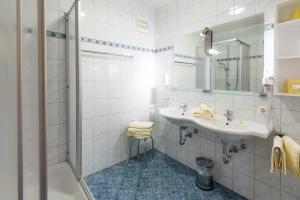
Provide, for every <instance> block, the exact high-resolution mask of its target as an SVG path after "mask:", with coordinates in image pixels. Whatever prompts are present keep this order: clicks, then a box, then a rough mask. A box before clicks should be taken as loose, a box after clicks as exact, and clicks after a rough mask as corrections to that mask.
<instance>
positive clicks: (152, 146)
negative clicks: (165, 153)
mask: <svg viewBox="0 0 300 200" xmlns="http://www.w3.org/2000/svg"><path fill="white" fill-rule="evenodd" d="M150 139H151V150H152V159H153V158H154V152H153V149H154V140H153V137H152V136H151V137H150Z"/></svg>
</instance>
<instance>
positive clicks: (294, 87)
mask: <svg viewBox="0 0 300 200" xmlns="http://www.w3.org/2000/svg"><path fill="white" fill-rule="evenodd" d="M285 90H286V92H287V93H289V94H300V80H292V79H290V80H287V81H286V84H285Z"/></svg>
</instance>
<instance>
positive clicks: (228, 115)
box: [224, 110, 233, 121]
mask: <svg viewBox="0 0 300 200" xmlns="http://www.w3.org/2000/svg"><path fill="white" fill-rule="evenodd" d="M224 116H225V117H226V119H227V121H232V119H233V111H232V110H226V111H225V114H224Z"/></svg>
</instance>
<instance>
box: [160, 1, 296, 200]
mask: <svg viewBox="0 0 300 200" xmlns="http://www.w3.org/2000/svg"><path fill="white" fill-rule="evenodd" d="M271 2H273V1H269V0H249V1H248V0H247V1H244V0H241V1H240V0H230V1H228V0H216V1H209V2H207V1H193V0H186V1H180V0H178V1H175V5H174V3H171V4H169V5H166V6H164V7H162V8H160V9H158V11H157V12H156V19H155V22H156V25H155V27H156V41H155V44H156V47H163V46H166V44H173V41H174V37H175V36H176V35H175V34H174V33H177V34H181V33H183V32H192V31H199V30H200V29H201V27H202V28H204V27H205V26H213V25H216V24H221V23H225V22H229V21H233V20H236V19H240V18H243V17H247V16H250V15H254V14H258V13H262V12H263V10H264V8H265V7H266V6H268V3H271ZM207 4H209V5H207ZM234 6H237V7H245V12H244V13H243V14H241V15H236V16H232V15H230V14H229V13H228V12H229V10H230V9H232V7H234ZM201 7H202V8H205V10H206V11H205V14H203V13H202V12H201ZM171 10H172V12H171ZM174 10H175V11H174ZM197 10H200V12H197ZM168 24H175V26H168ZM171 27H172V28H171ZM256 48H257V49H258V50H259V51H261V47H259V46H257V47H256ZM171 62H172V52H166V53H161V54H157V55H156V72H157V74H156V85H157V107H158V108H159V107H165V106H168V105H174V104H175V105H178V104H180V103H188V104H189V107H190V108H192V107H195V106H199V105H200V104H201V103H206V104H208V105H210V106H211V107H212V108H213V109H215V111H216V112H217V113H220V114H223V112H224V110H225V109H227V108H230V109H232V110H234V114H235V116H236V117H239V118H243V119H249V120H255V121H259V122H265V121H266V119H265V116H263V115H259V114H258V112H257V107H258V106H259V105H266V100H265V99H263V98H259V97H254V96H251V95H250V96H249V95H226V94H211V95H207V94H200V93H197V92H187V91H172V90H171V89H170V88H171V87H170V86H169V87H168V86H165V85H164V84H163V78H162V77H163V76H164V75H165V74H169V75H172V64H171ZM259 62H260V61H259ZM259 62H257V63H256V64H257V66H258V65H260V64H261V63H259ZM257 76H260V74H257ZM171 80H172V77H171ZM258 84H260V82H258ZM299 102H300V98H293V97H282V98H280V97H273V100H272V108H273V109H272V115H273V116H272V117H273V122H274V125H275V127H276V129H277V130H282V131H283V132H284V133H286V134H287V135H290V136H292V137H293V138H295V139H297V140H298V141H299V142H300V138H299V137H300V126H299V124H300V114H299V113H300V109H299V108H300V107H299V105H300V104H299ZM156 116H157V118H156V119H157V121H158V125H157V126H158V130H157V133H156V135H155V140H156V143H158V144H157V145H156V148H158V149H159V150H160V151H162V152H166V153H167V154H168V155H170V156H171V157H173V158H175V159H177V160H178V161H180V162H182V163H184V164H186V165H188V166H190V167H192V168H195V158H196V157H197V156H208V157H209V158H211V159H213V160H214V161H215V162H216V175H215V178H216V180H217V181H218V182H219V183H221V184H223V185H225V186H226V187H228V188H231V189H233V190H234V191H236V192H238V193H240V194H242V195H243V196H245V197H247V198H249V199H257V200H258V199H281V200H286V199H300V194H299V185H300V180H299V178H295V177H293V176H291V175H287V176H278V175H271V174H270V173H269V170H270V160H269V159H270V153H271V147H272V137H270V138H269V139H267V140H263V139H259V138H251V139H248V140H244V142H245V143H246V144H247V146H248V149H247V150H246V151H244V152H242V153H240V154H238V155H234V157H233V159H232V162H231V163H230V164H228V165H225V164H223V162H222V145H221V144H220V142H219V138H217V137H215V136H213V137H208V135H214V134H213V133H208V132H206V133H205V132H203V131H201V132H200V134H198V135H195V136H193V139H192V140H189V139H188V141H187V143H186V144H185V145H184V146H180V147H179V144H178V141H175V140H176V139H177V138H176V137H177V133H176V127H174V125H172V124H170V123H169V122H167V121H166V120H165V119H163V118H161V117H159V116H158V114H157V115H156ZM174 135H175V136H174ZM185 156H186V157H185ZM296 188H298V189H296Z"/></svg>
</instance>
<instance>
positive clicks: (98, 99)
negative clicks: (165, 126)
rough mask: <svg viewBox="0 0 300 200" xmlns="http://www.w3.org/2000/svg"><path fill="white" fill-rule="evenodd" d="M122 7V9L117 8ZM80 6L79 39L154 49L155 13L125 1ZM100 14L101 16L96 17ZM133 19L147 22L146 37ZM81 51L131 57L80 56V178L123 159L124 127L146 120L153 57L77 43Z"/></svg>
mask: <svg viewBox="0 0 300 200" xmlns="http://www.w3.org/2000/svg"><path fill="white" fill-rule="evenodd" d="M121 4H122V6H121ZM121 4H120V3H115V2H112V1H98V0H89V1H83V2H82V12H83V13H85V16H84V17H82V35H83V36H87V37H92V38H97V39H101V40H108V41H112V42H118V43H124V44H129V45H138V46H142V47H146V48H154V25H153V23H154V9H150V8H148V7H145V6H144V5H142V4H140V3H139V1H136V0H129V1H126V3H124V2H123V3H121ZM100 12H101V14H100ZM137 15H143V16H145V17H146V18H147V19H149V22H150V31H149V33H139V32H137V31H136V28H135V19H136V16H137ZM82 46H83V48H87V49H94V50H98V51H108V52H112V53H130V54H132V55H133V57H134V58H133V59H130V58H119V57H112V56H98V55H83V56H82V74H83V82H82V92H83V166H84V167H83V175H84V176H85V175H89V174H91V173H94V172H97V171H99V170H101V169H104V168H106V167H109V166H111V165H114V164H116V163H119V162H120V161H122V160H125V159H127V158H128V149H127V147H128V138H127V136H126V131H125V129H126V128H127V124H128V122H129V121H131V120H150V112H151V109H150V104H151V95H152V94H151V91H152V87H154V81H153V78H154V77H153V75H154V71H153V70H154V58H155V57H154V55H153V54H152V53H141V52H137V51H129V50H126V49H116V48H108V47H99V46H96V45H89V44H86V43H82Z"/></svg>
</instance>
